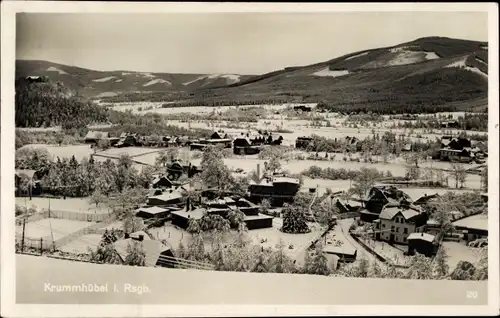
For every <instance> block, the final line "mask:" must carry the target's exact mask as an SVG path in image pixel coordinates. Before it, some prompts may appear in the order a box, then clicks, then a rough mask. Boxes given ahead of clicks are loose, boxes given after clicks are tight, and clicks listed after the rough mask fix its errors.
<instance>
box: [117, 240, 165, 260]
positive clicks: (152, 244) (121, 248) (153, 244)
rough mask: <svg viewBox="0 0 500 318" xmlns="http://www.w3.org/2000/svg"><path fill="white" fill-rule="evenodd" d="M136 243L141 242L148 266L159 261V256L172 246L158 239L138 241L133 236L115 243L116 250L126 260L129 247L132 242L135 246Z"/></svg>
mask: <svg viewBox="0 0 500 318" xmlns="http://www.w3.org/2000/svg"><path fill="white" fill-rule="evenodd" d="M134 243H137V244H140V245H141V246H142V248H143V250H144V252H145V254H146V259H145V265H146V266H155V265H156V263H157V262H158V258H159V257H160V254H161V253H163V252H165V251H168V250H170V249H171V248H170V247H169V246H167V245H165V244H163V243H162V242H160V241H157V240H148V239H145V240H144V241H138V240H135V239H133V238H128V239H125V240H118V241H116V242H115V243H113V245H114V247H115V250H116V252H117V253H118V254H119V255H120V257H121V258H122V260H125V258H126V257H127V254H128V253H127V247H128V245H129V244H130V245H131V246H133V244H134Z"/></svg>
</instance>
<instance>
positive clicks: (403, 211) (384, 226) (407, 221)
mask: <svg viewBox="0 0 500 318" xmlns="http://www.w3.org/2000/svg"><path fill="white" fill-rule="evenodd" d="M379 219H380V222H377V223H376V227H377V228H376V233H377V234H376V238H377V239H378V240H381V241H387V242H394V243H398V244H407V243H408V236H409V235H410V234H411V233H421V232H424V231H425V227H426V225H427V220H428V215H427V213H425V212H423V211H421V210H420V209H419V208H418V207H416V206H409V207H407V208H405V207H403V206H387V207H385V208H384V209H383V210H382V212H381V213H380V216H379Z"/></svg>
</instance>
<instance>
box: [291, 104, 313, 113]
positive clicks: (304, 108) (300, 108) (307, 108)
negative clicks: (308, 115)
mask: <svg viewBox="0 0 500 318" xmlns="http://www.w3.org/2000/svg"><path fill="white" fill-rule="evenodd" d="M293 110H295V111H303V112H310V111H311V110H312V107H310V106H305V105H299V106H294V107H293Z"/></svg>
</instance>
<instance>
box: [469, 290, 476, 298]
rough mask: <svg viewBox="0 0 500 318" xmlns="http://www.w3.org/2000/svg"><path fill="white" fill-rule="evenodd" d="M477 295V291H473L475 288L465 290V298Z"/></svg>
mask: <svg viewBox="0 0 500 318" xmlns="http://www.w3.org/2000/svg"><path fill="white" fill-rule="evenodd" d="M477 296H478V293H477V291H475V290H468V291H467V298H472V299H476V298H477Z"/></svg>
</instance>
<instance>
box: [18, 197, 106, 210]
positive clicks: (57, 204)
mask: <svg viewBox="0 0 500 318" xmlns="http://www.w3.org/2000/svg"><path fill="white" fill-rule="evenodd" d="M49 202H50V209H51V210H54V211H71V212H92V213H108V208H107V206H106V204H105V203H100V204H99V207H98V208H97V209H96V207H95V204H92V205H91V204H90V202H89V198H66V200H65V199H49V198H38V197H33V198H32V200H31V201H30V200H29V198H28V199H26V198H19V197H17V198H16V204H17V205H19V206H22V207H24V206H27V207H28V208H30V207H33V208H35V209H37V210H38V211H41V210H48V209H49Z"/></svg>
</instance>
